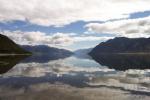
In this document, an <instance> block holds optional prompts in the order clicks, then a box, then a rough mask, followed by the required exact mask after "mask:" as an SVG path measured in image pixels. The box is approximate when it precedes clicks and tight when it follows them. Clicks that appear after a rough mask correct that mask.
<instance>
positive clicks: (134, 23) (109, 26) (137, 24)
mask: <svg viewBox="0 0 150 100" xmlns="http://www.w3.org/2000/svg"><path fill="white" fill-rule="evenodd" d="M85 27H86V28H88V31H92V32H96V33H109V34H115V35H117V36H125V37H131V38H132V37H149V36H150V16H149V17H145V18H138V19H126V20H119V21H112V22H106V23H89V24H87V25H86V26H85Z"/></svg>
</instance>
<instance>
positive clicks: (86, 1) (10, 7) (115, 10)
mask: <svg viewBox="0 0 150 100" xmlns="http://www.w3.org/2000/svg"><path fill="white" fill-rule="evenodd" d="M149 4H150V0H0V12H1V13H0V21H1V22H6V21H13V20H22V21H29V22H30V23H33V24H38V25H44V26H51V25H53V26H62V25H66V24H70V23H72V22H76V21H81V20H82V21H106V20H111V19H120V18H127V17H129V16H130V14H131V13H135V12H143V11H147V10H150V6H149Z"/></svg>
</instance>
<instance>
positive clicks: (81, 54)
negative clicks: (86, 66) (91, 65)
mask: <svg viewBox="0 0 150 100" xmlns="http://www.w3.org/2000/svg"><path fill="white" fill-rule="evenodd" d="M91 50H92V48H88V49H79V50H76V51H74V56H76V57H78V58H83V59H86V58H87V59H91V57H90V56H89V55H88V54H89V52H91Z"/></svg>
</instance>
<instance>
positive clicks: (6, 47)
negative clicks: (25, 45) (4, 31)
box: [0, 34, 29, 54]
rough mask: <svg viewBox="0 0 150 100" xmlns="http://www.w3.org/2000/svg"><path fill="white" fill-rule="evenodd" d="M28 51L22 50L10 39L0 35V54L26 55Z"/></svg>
mask: <svg viewBox="0 0 150 100" xmlns="http://www.w3.org/2000/svg"><path fill="white" fill-rule="evenodd" d="M26 53H29V52H28V51H26V50H24V49H22V48H21V47H20V46H19V45H17V44H16V43H15V42H13V41H12V40H11V39H9V38H8V37H6V36H4V35H1V34H0V54H26Z"/></svg>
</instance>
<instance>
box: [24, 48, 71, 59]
mask: <svg viewBox="0 0 150 100" xmlns="http://www.w3.org/2000/svg"><path fill="white" fill-rule="evenodd" d="M22 48H24V49H25V50H27V51H30V52H32V53H33V54H34V55H33V57H34V56H35V58H42V59H43V60H44V59H46V58H47V60H51V59H58V58H65V57H69V56H71V55H72V54H73V53H72V52H71V51H69V50H65V49H58V48H54V47H49V46H46V45H37V46H30V45H23V46H22ZM37 56H38V57H37Z"/></svg>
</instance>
